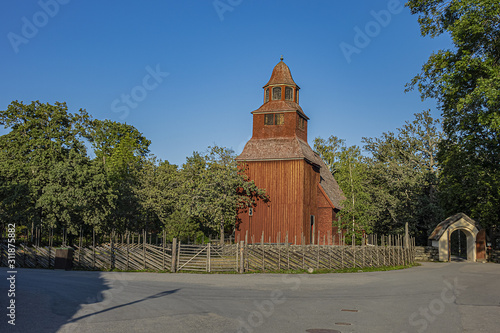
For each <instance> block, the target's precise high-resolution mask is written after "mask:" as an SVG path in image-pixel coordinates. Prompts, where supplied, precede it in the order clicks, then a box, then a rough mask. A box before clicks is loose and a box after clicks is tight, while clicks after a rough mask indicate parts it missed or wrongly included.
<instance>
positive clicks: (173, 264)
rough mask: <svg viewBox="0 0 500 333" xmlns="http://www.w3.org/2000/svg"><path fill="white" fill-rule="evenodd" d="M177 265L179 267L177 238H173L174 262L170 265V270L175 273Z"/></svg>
mask: <svg viewBox="0 0 500 333" xmlns="http://www.w3.org/2000/svg"><path fill="white" fill-rule="evenodd" d="M209 244H210V243H209ZM176 267H177V238H174V239H173V240H172V263H171V266H170V271H171V272H172V273H175V271H176Z"/></svg>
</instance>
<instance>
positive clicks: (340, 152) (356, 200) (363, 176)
mask: <svg viewBox="0 0 500 333" xmlns="http://www.w3.org/2000/svg"><path fill="white" fill-rule="evenodd" d="M314 149H315V150H316V151H317V152H318V153H319V154H320V156H321V157H322V158H323V160H324V161H325V163H326V164H327V165H328V167H329V168H330V172H331V173H332V174H333V176H334V177H335V180H337V182H338V184H339V186H340V188H341V189H342V191H343V192H344V195H345V200H342V202H341V205H342V209H341V211H340V212H339V214H338V216H339V217H340V228H341V229H344V230H347V231H348V234H347V236H346V241H347V238H349V240H350V238H351V236H352V232H354V233H355V234H356V235H357V237H359V238H360V237H361V235H362V232H363V231H365V232H371V230H372V224H373V219H372V210H373V209H372V207H371V198H370V196H369V193H368V190H367V188H368V186H369V183H368V182H369V178H368V177H367V176H368V173H367V166H368V165H367V163H366V158H365V157H364V156H362V155H361V150H360V149H359V147H357V146H351V147H347V146H346V145H345V140H343V139H339V138H338V137H336V136H330V137H329V138H328V140H327V141H325V140H324V139H322V138H319V137H318V138H316V139H314Z"/></svg>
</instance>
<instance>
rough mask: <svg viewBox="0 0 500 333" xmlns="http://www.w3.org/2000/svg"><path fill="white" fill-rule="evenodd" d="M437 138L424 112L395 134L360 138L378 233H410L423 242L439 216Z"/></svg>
mask: <svg viewBox="0 0 500 333" xmlns="http://www.w3.org/2000/svg"><path fill="white" fill-rule="evenodd" d="M441 139H442V134H441V132H440V130H439V120H435V119H433V118H432V117H431V115H430V112H429V111H424V112H422V113H418V114H415V119H414V120H413V121H412V122H408V121H407V122H406V123H405V125H404V126H403V127H402V128H399V129H397V132H396V133H392V132H387V133H383V134H382V136H381V137H380V138H375V139H373V138H363V142H364V143H365V146H364V147H365V149H366V150H367V151H368V152H370V153H371V157H370V159H369V168H368V171H369V174H370V175H369V177H370V183H371V186H370V191H371V197H372V200H373V203H374V211H373V214H374V215H375V219H376V223H375V226H374V227H375V230H376V231H377V232H378V233H395V232H403V231H404V225H405V223H406V222H408V223H409V226H410V231H411V233H412V234H413V235H414V236H416V237H418V238H419V242H421V243H425V242H426V238H427V237H428V236H429V232H430V230H432V228H434V226H436V224H437V223H438V222H440V221H441V220H442V218H443V214H442V210H441V208H440V205H439V197H438V179H439V166H438V164H437V158H436V157H437V153H438V145H439V143H440V141H441Z"/></svg>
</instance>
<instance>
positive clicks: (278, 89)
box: [273, 87, 281, 101]
mask: <svg viewBox="0 0 500 333" xmlns="http://www.w3.org/2000/svg"><path fill="white" fill-rule="evenodd" d="M280 99H281V87H274V88H273V100H275V101H279V100H280Z"/></svg>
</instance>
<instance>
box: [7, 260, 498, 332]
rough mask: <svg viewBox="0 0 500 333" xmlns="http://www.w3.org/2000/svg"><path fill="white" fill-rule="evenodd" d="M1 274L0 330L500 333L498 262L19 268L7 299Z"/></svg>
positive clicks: (9, 285)
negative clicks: (314, 268) (164, 269)
mask: <svg viewBox="0 0 500 333" xmlns="http://www.w3.org/2000/svg"><path fill="white" fill-rule="evenodd" d="M0 274H1V276H2V278H1V280H2V282H1V283H0V305H1V309H3V310H1V311H3V312H4V313H3V314H2V316H1V318H2V320H1V322H0V332H34V333H43V332H92V333H93V332H120V333H128V332H271V333H273V332H297V333H298V332H310V333H328V332H331V333H334V332H366V333H372V332H375V333H376V332H384V333H385V332H397V333H403V332H406V333H410V332H420V333H422V332H440V333H441V332H491V333H496V332H499V331H500V328H499V327H500V265H498V264H480V263H466V262H465V263H464V262H462V263H424V264H423V265H422V266H420V267H415V268H411V269H406V270H399V271H390V272H373V273H349V274H299V275H278V274H244V275H237V274H227V275H224V274H186V273H180V274H168V273H164V274H156V273H115V272H81V271H68V272H67V271H54V270H39V269H19V270H18V271H17V273H16V274H15V284H14V289H15V296H12V295H11V297H9V295H8V294H9V290H12V287H13V286H12V285H11V282H12V279H11V280H8V279H7V278H9V277H10V274H8V273H7V269H6V268H4V267H2V268H0ZM12 299H14V300H15V326H14V325H11V324H9V323H8V321H11V320H12V319H11V318H12V316H11V317H10V318H9V316H7V315H8V314H9V313H10V311H11V310H12V309H11V310H9V309H7V307H8V306H10V302H11V300H12ZM11 308H12V306H11ZM11 323H12V321H11Z"/></svg>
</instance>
